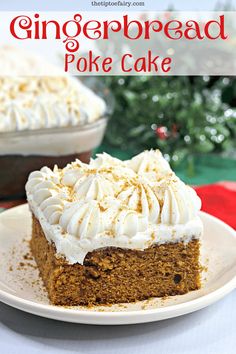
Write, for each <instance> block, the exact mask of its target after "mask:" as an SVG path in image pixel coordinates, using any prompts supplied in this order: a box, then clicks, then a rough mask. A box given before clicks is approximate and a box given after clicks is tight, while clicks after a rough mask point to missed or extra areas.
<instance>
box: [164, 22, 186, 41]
mask: <svg viewBox="0 0 236 354" xmlns="http://www.w3.org/2000/svg"><path fill="white" fill-rule="evenodd" d="M172 25H173V27H171V26H172ZM181 29H182V22H180V21H177V20H171V21H168V22H167V23H166V24H165V25H164V33H165V35H166V37H168V38H170V39H174V40H176V39H180V38H182V36H183V32H182V30H181ZM172 31H174V35H172V34H171V32H172Z"/></svg>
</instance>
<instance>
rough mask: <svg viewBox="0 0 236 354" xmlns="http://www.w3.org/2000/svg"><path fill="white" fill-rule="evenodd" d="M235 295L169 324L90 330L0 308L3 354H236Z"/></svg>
mask: <svg viewBox="0 0 236 354" xmlns="http://www.w3.org/2000/svg"><path fill="white" fill-rule="evenodd" d="M235 303H236V290H234V291H233V292H232V293H231V294H229V295H227V296H226V297H225V298H224V299H222V300H220V301H219V302H217V303H215V304H214V305H211V306H209V307H207V308H205V309H202V310H200V311H197V312H194V313H192V314H188V315H185V316H181V317H178V318H173V319H170V320H165V321H160V322H154V323H147V324H141V325H129V326H128V325H127V326H110V327H106V326H90V325H78V324H72V323H65V322H59V321H53V320H48V319H45V318H41V317H37V316H34V315H30V314H27V313H24V312H21V311H19V310H16V309H13V308H11V307H9V306H7V305H5V304H1V303H0V343H1V350H0V352H1V353H2V354H8V353H11V354H36V353H37V354H38V353H40V354H42V353H45V354H46V353H50V354H52V353H57V354H61V353H81V354H82V353H86V354H89V353H96V354H118V353H119V354H120V353H122V352H125V353H126V354H129V353H130V354H131V353H132V354H136V353H138V354H140V353H142V354H152V353H153V354H154V353H155V354H157V353H158V354H185V353H186V354H195V353H196V354H199V353H201V354H235V347H236V335H235V333H236V306H235Z"/></svg>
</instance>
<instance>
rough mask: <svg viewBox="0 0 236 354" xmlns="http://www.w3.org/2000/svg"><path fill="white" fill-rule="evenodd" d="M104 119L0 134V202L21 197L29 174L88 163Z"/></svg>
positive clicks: (101, 132) (101, 130) (96, 144)
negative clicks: (44, 167)
mask: <svg viewBox="0 0 236 354" xmlns="http://www.w3.org/2000/svg"><path fill="white" fill-rule="evenodd" d="M107 121H108V118H107V116H104V117H102V118H100V119H98V120H97V121H96V122H94V123H89V124H85V125H81V126H68V127H60V128H45V129H40V130H25V131H17V132H9V133H8V132H7V133H0V163H1V165H0V166H1V167H0V199H3V198H9V197H11V198H19V197H23V196H24V195H25V183H26V181H27V178H28V175H29V173H30V172H31V171H34V170H37V169H40V168H41V167H43V166H48V167H50V168H53V166H54V165H55V164H56V165H58V167H61V168H62V167H64V166H65V165H66V164H68V163H70V162H71V161H73V160H75V159H76V158H78V159H80V160H81V161H82V162H86V163H87V162H89V159H90V157H91V154H92V150H93V149H94V148H96V147H98V146H99V145H100V143H101V141H102V139H103V137H104V133H105V130H106V126H107Z"/></svg>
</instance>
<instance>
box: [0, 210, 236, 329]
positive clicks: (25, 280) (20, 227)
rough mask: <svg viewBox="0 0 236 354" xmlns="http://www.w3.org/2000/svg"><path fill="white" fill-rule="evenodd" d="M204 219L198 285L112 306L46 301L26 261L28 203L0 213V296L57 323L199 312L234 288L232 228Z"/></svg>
mask: <svg viewBox="0 0 236 354" xmlns="http://www.w3.org/2000/svg"><path fill="white" fill-rule="evenodd" d="M201 218H202V221H203V223H204V229H205V233H204V241H203V247H202V250H203V252H202V262H203V265H205V266H206V267H207V269H206V270H205V272H204V273H203V287H202V288H201V289H200V290H197V291H193V292H190V293H189V294H186V295H181V296H173V297H169V298H167V299H165V300H164V299H157V298H154V299H151V300H146V301H141V302H138V303H135V304H122V305H114V306H109V307H108V306H99V307H93V308H89V309H88V308H85V307H71V308H64V307H57V306H52V305H50V304H49V302H48V299H47V295H46V292H45V290H44V287H43V285H42V282H41V280H40V279H39V275H38V270H37V268H36V266H35V263H34V261H33V260H32V259H28V255H27V252H28V251H29V248H28V247H29V246H28V240H29V239H30V232H31V230H30V229H31V217H30V213H29V211H28V206H27V205H22V206H19V207H16V208H12V209H10V210H8V211H5V212H3V213H2V214H0V300H1V301H2V302H4V303H6V304H8V305H10V306H13V307H16V308H18V309H20V310H23V311H26V312H30V313H33V314H35V315H39V316H43V317H47V318H53V319H56V320H61V321H68V322H75V323H89V324H101V325H111V324H131V323H144V322H151V321H158V320H163V319H166V318H171V317H176V316H180V315H184V314H186V313H190V312H193V311H196V310H199V309H201V308H203V307H205V306H207V305H210V304H212V303H213V302H215V301H217V300H219V299H220V298H222V297H223V296H225V295H226V294H227V293H229V292H230V291H231V290H233V289H234V288H235V286H236V232H235V231H234V230H233V229H232V228H230V227H229V226H227V225H226V224H224V223H223V222H222V221H220V220H218V219H216V218H214V217H212V216H210V215H208V214H206V213H201Z"/></svg>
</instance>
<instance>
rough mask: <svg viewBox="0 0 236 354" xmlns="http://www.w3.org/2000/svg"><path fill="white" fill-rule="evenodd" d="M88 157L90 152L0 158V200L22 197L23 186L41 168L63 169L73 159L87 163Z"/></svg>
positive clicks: (23, 193) (23, 192)
mask: <svg viewBox="0 0 236 354" xmlns="http://www.w3.org/2000/svg"><path fill="white" fill-rule="evenodd" d="M90 157H91V151H88V152H83V153H80V154H73V155H66V156H34V155H32V156H23V155H6V156H0V166H1V168H0V199H2V198H6V197H24V195H25V184H26V182H27V178H28V176H29V174H30V172H32V171H36V170H40V169H41V168H42V167H43V166H48V167H49V168H53V167H54V165H57V166H58V167H60V168H63V167H65V166H66V165H67V164H68V163H71V161H74V160H75V159H79V160H81V161H82V162H85V163H88V162H89V160H90ZM16 181H17V183H16Z"/></svg>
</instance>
